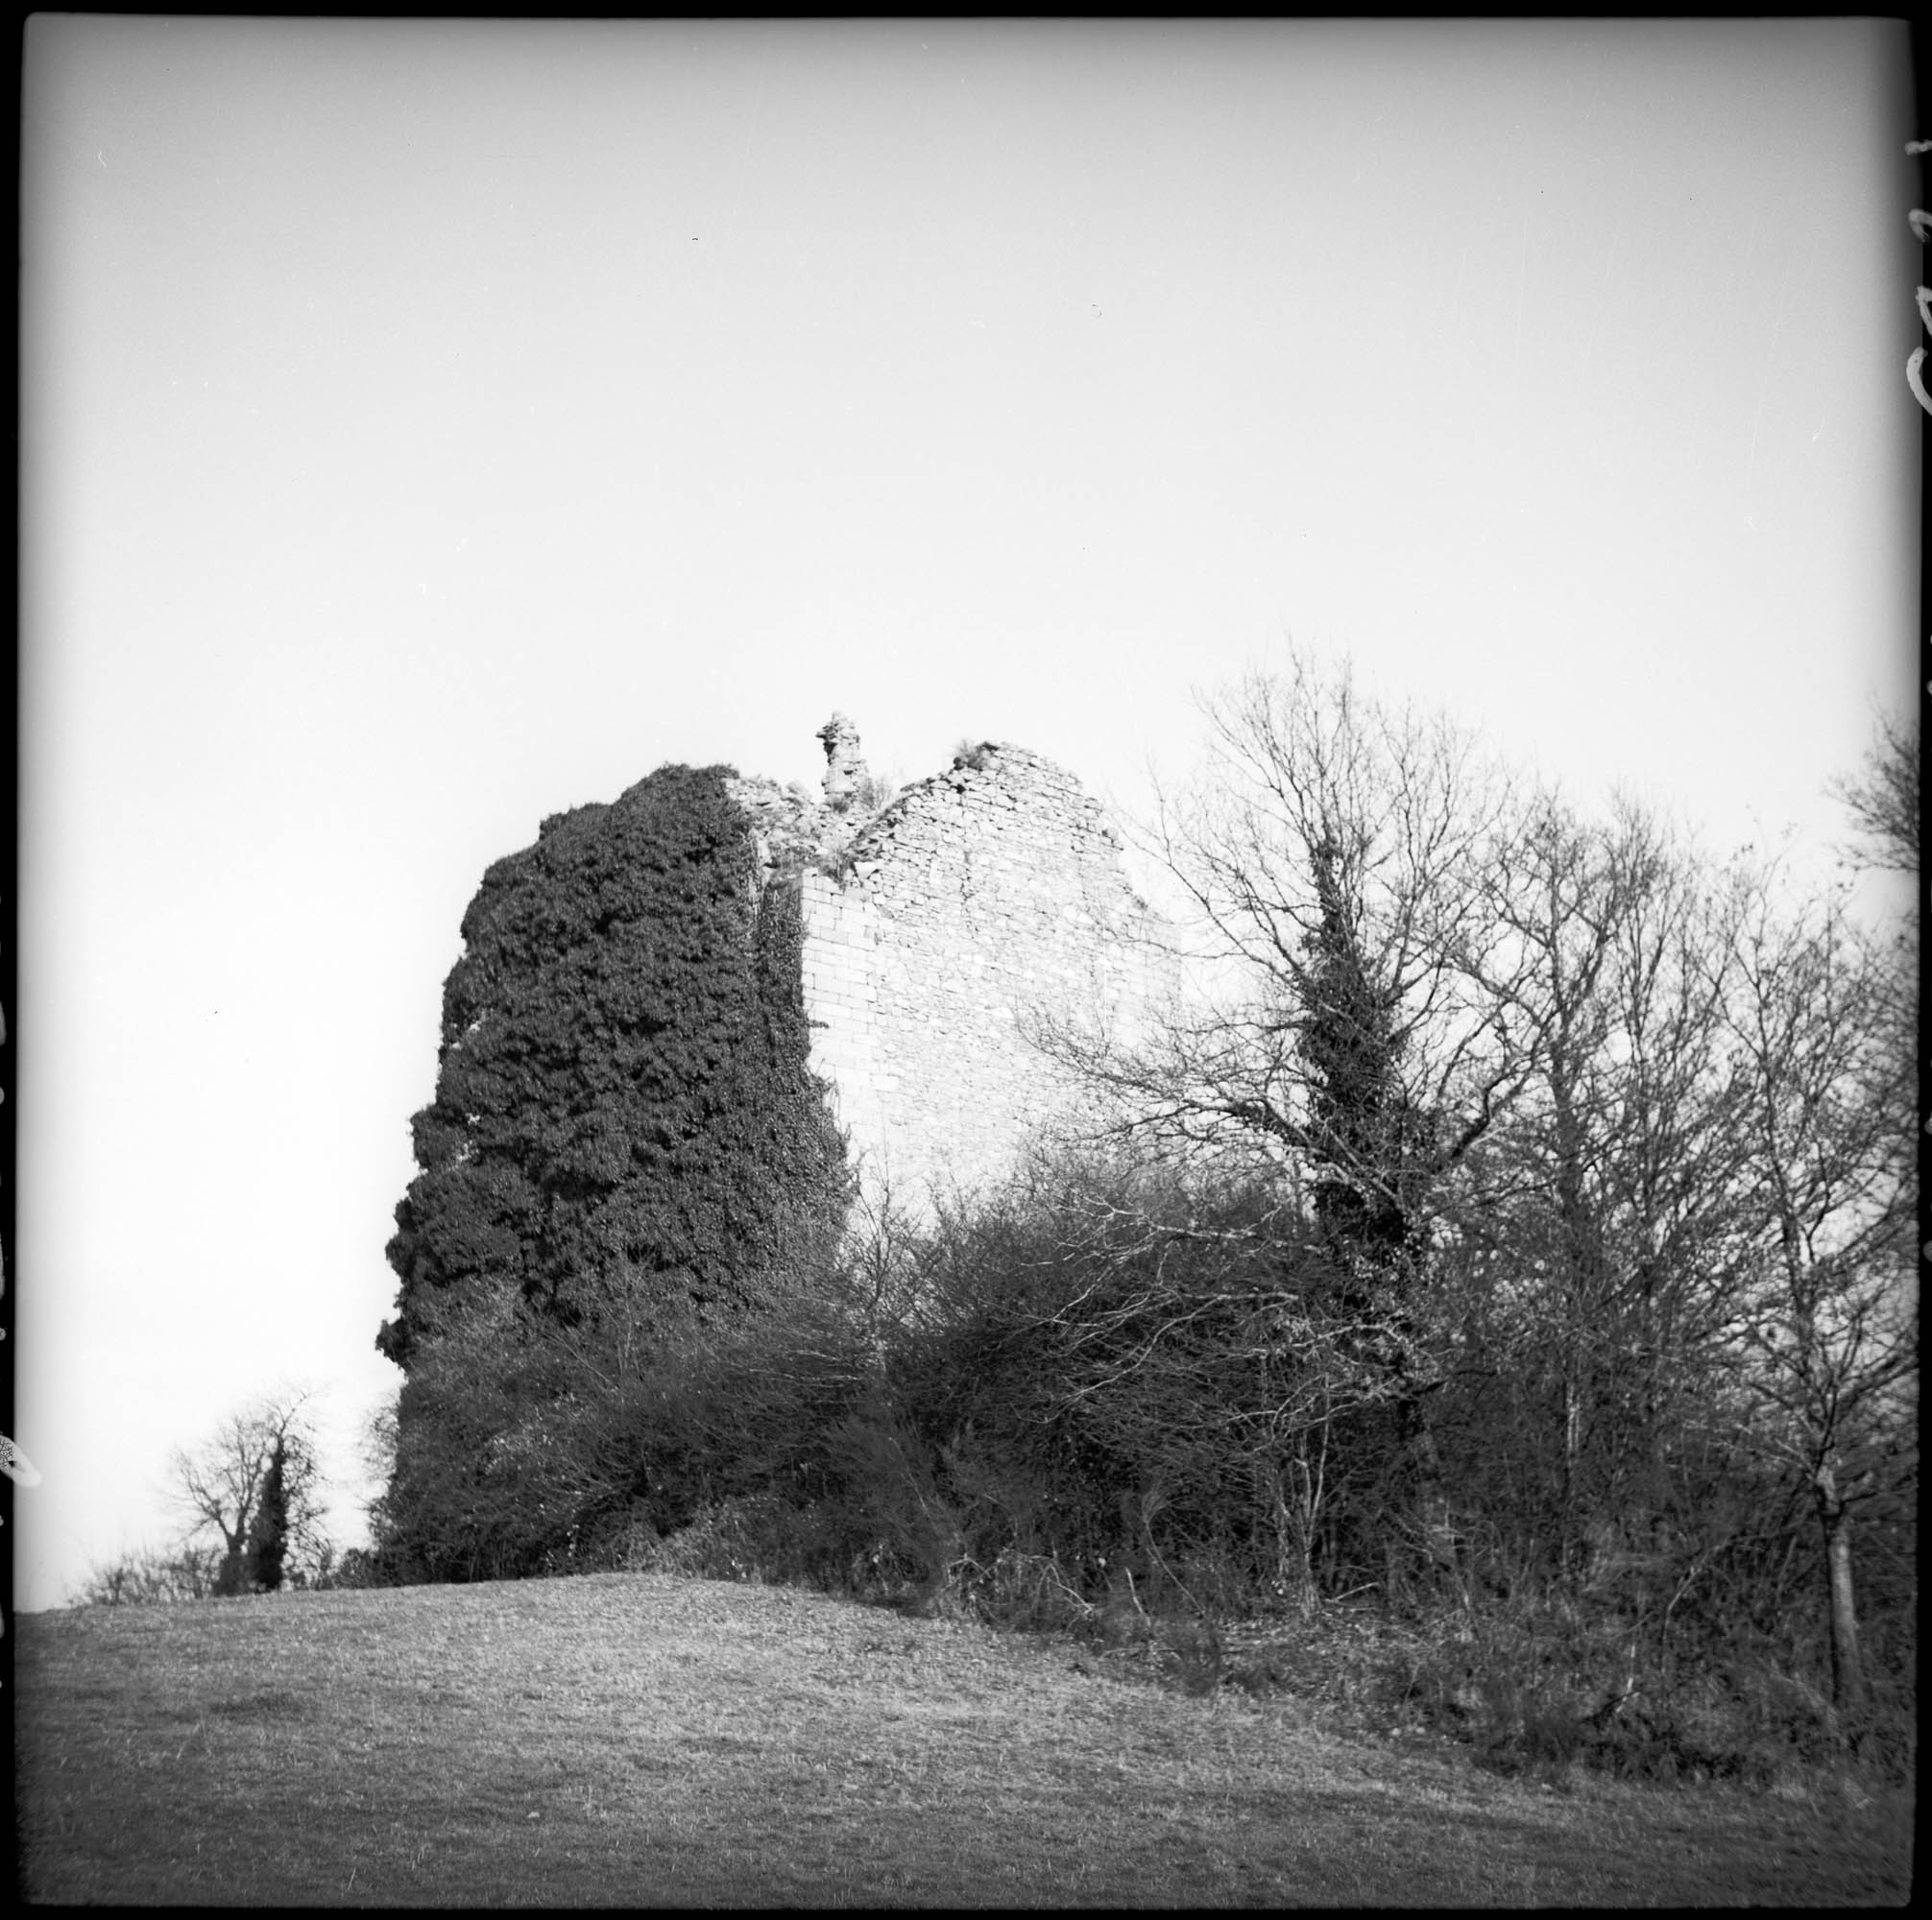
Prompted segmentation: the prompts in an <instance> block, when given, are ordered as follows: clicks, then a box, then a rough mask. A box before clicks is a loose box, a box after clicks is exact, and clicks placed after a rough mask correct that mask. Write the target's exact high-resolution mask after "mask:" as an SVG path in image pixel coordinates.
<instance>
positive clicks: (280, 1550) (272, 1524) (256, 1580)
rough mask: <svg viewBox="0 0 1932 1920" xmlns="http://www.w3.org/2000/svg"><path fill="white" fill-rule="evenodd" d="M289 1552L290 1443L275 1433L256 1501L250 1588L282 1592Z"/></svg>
mask: <svg viewBox="0 0 1932 1920" xmlns="http://www.w3.org/2000/svg"><path fill="white" fill-rule="evenodd" d="M287 1555H288V1443H287V1442H286V1441H285V1440H284V1439H283V1438H282V1436H281V1435H280V1434H277V1435H276V1442H275V1452H273V1453H271V1454H270V1455H269V1462H268V1472H267V1474H265V1475H264V1476H263V1477H262V1483H261V1492H260V1494H259V1496H258V1497H257V1498H256V1500H255V1510H254V1521H253V1523H252V1524H251V1525H250V1528H249V1542H248V1564H247V1569H246V1586H247V1590H248V1591H250V1592H252V1593H257V1594H275V1593H279V1592H280V1591H281V1582H282V1572H283V1563H284V1561H285V1560H286V1558H287Z"/></svg>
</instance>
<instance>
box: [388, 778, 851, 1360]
mask: <svg viewBox="0 0 1932 1920" xmlns="http://www.w3.org/2000/svg"><path fill="white" fill-rule="evenodd" d="M731 778H732V776H731V773H730V770H729V769H727V768H722V767H706V768H697V769H693V768H690V767H684V766H668V767H664V768H661V769H660V770H659V771H658V772H657V773H654V774H652V775H651V776H650V777H649V778H648V779H646V780H640V781H639V783H638V784H637V785H636V786H634V787H632V788H631V789H630V790H629V791H628V792H626V793H625V794H623V795H622V796H621V797H620V798H619V799H617V800H616V801H615V802H613V803H611V804H597V805H590V806H581V807H577V808H575V809H574V810H572V811H571V812H568V813H564V814H558V815H554V816H553V817H552V818H550V819H548V820H546V821H545V822H544V823H543V828H542V830H541V831H540V833H539V836H538V839H537V842H536V844H535V845H534V846H531V847H527V848H525V849H523V850H522V851H521V852H517V853H513V854H511V855H509V856H508V857H507V858H505V859H502V860H499V861H497V862H496V863H495V865H494V866H493V867H491V868H490V870H489V871H488V873H486V874H485V876H484V877H483V884H482V887H481V889H480V890H479V891H478V893H477V895H476V897H475V899H474V900H472V901H471V905H470V908H469V911H468V912H467V913H466V914H465V916H464V919H463V940H464V951H463V955H462V957H461V958H460V959H459V960H458V961H457V963H456V965H455V967H454V968H453V969H452V970H451V972H450V974H449V977H448V980H447V983H446V985H445V988H444V1005H443V1034H442V1056H441V1063H440V1068H439V1071H438V1075H437V1086H436V1097H435V1099H434V1100H433V1101H432V1102H431V1104H430V1105H429V1106H427V1107H425V1108H424V1109H423V1111H422V1112H421V1113H419V1114H418V1115H417V1116H416V1117H415V1120H414V1122H413V1123H412V1124H413V1130H414V1135H415V1145H416V1158H417V1164H418V1165H419V1167H420V1168H421V1171H420V1172H419V1173H418V1175H417V1177H416V1179H415V1180H414V1181H413V1182H412V1183H411V1185H410V1188H409V1191H408V1194H407V1195H406V1197H405V1198H404V1199H403V1201H402V1203H401V1205H400V1206H399V1207H398V1210H397V1232H396V1235H395V1237H394V1238H393V1239H392V1240H391V1242H390V1244H389V1250H388V1251H389V1259H390V1262H391V1264H392V1265H393V1266H394V1267H395V1269H396V1272H397V1275H398V1280H399V1282H400V1291H399V1294H398V1311H397V1314H396V1317H395V1318H394V1319H393V1320H391V1321H388V1322H386V1323H385V1325H384V1327H383V1329H382V1332H381V1334H380V1336H379V1339H378V1344H379V1345H380V1347H381V1348H382V1350H383V1352H385V1353H386V1354H388V1355H389V1356H390V1357H391V1358H392V1359H395V1360H397V1361H398V1363H400V1364H401V1365H403V1366H405V1367H407V1366H408V1364H409V1361H410V1357H411V1355H412V1352H413V1350H414V1349H415V1347H416V1345H417V1343H418V1342H419V1341H420V1340H421V1339H422V1338H423V1337H426V1336H431V1335H433V1334H435V1333H436V1332H438V1331H439V1330H440V1329H441V1328H442V1327H443V1326H444V1325H445V1324H447V1323H448V1322H449V1321H450V1320H451V1318H452V1316H455V1317H457V1318H460V1317H462V1316H463V1314H464V1311H465V1308H466V1306H468V1307H469V1308H479V1303H482V1302H486V1301H497V1300H500V1299H502V1298H503V1297H504V1296H505V1295H506V1293H511V1292H514V1294H515V1296H516V1297H517V1298H519V1299H520V1301H521V1302H522V1303H523V1304H524V1306H525V1307H527V1308H532V1309H535V1310H536V1311H538V1312H539V1313H541V1314H543V1315H544V1316H546V1317H549V1318H552V1319H555V1320H558V1321H561V1322H563V1323H564V1324H566V1325H571V1324H577V1323H580V1322H582V1321H584V1320H586V1319H592V1320H595V1319H597V1318H598V1317H600V1316H601V1314H602V1313H603V1312H604V1311H605V1310H606V1309H607V1308H610V1307H611V1306H613V1305H615V1304H621V1305H623V1306H624V1308H626V1310H627V1311H634V1309H635V1308H637V1306H638V1305H639V1303H640V1301H641V1302H643V1303H645V1304H647V1305H648V1306H650V1307H652V1308H659V1309H662V1310H664V1311H682V1310H685V1309H689V1310H694V1311H696V1312H697V1313H699V1314H701V1315H702V1314H706V1313H709V1312H712V1311H714V1310H718V1309H724V1308H737V1307H742V1306H745V1305H748V1304H751V1303H752V1302H753V1301H755V1300H756V1299H757V1298H758V1297H759V1295H760V1294H761V1291H762V1290H763V1289H765V1288H767V1287H769V1286H771V1285H773V1284H780V1281H781V1278H782V1275H783V1273H784V1271H785V1268H786V1266H787V1263H788V1262H790V1261H793V1260H796V1259H797V1258H798V1257H800V1256H801V1255H808V1256H809V1252H810V1250H811V1247H812V1245H813V1244H814V1242H815V1240H817V1239H818V1238H819V1237H821V1236H825V1235H827V1234H829V1233H833V1232H835V1231H836V1226H837V1222H838V1219H839V1217H840V1215H841V1213H842V1199H843V1168H842V1162H841V1157H840V1150H839V1143H838V1139H837V1136H836V1133H835V1131H834V1130H833V1127H832V1125H831V1122H830V1119H829V1117H828V1115H827V1112H826V1109H825V1106H824V1103H823V1101H822V1099H821V1096H820V1089H819V1087H818V1086H817V1084H816V1083H815V1082H814V1081H813V1079H812V1078H811V1076H810V1075H809V1072H808V1070H807V1055H808V1051H809V1029H808V1027H807V1025H806V1016H805V1011H804V1006H803V1002H802V997H801V993H800V972H801V969H800V960H799V949H800V944H801V939H802V926H801V921H800V910H799V889H798V882H797V879H796V876H792V877H791V878H789V879H785V878H781V879H779V880H777V881H776V882H775V883H773V884H769V885H766V886H763V887H762V888H761V886H760V884H759V875H758V872H757V867H756V850H755V844H754V836H753V832H752V824H751V822H750V820H749V819H748V817H747V815H746V814H745V812H744V810H743V809H742V808H741V807H740V806H739V805H738V804H737V802H735V801H734V800H733V799H732V798H731V796H730V794H729V793H728V791H727V782H728V781H729V780H731ZM479 1310H480V1309H479Z"/></svg>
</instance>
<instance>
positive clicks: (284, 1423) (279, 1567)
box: [173, 1394, 327, 1595]
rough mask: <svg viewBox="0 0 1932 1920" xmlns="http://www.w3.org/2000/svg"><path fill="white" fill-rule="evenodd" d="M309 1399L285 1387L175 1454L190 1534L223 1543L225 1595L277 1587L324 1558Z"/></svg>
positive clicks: (218, 1588) (219, 1588)
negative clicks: (190, 1448)
mask: <svg viewBox="0 0 1932 1920" xmlns="http://www.w3.org/2000/svg"><path fill="white" fill-rule="evenodd" d="M307 1400H308V1396H307V1395H306V1394H297V1395H293V1396H291V1395H285V1394H284V1395H278V1396H275V1397H272V1398H270V1399H268V1400H264V1401H261V1402H258V1403H256V1404H254V1406H251V1407H248V1408H246V1409H244V1410H243V1411H241V1412H239V1413H231V1414H229V1417H228V1418H227V1419H226V1420H224V1421H223V1422H222V1424H221V1425H220V1427H218V1428H216V1430H215V1432H214V1434H213V1436H212V1437H211V1438H210V1439H209V1440H208V1441H207V1442H206V1443H205V1445H203V1446H202V1447H200V1448H198V1449H196V1450H195V1451H194V1452H185V1451H182V1450H179V1449H178V1450H177V1452H176V1453H175V1456H174V1461H173V1474H174V1483H175V1500H176V1504H177V1505H178V1506H179V1507H180V1508H181V1511H182V1512H183V1513H184V1514H185V1515H186V1517H187V1519H188V1523H189V1525H188V1532H187V1539H188V1541H189V1542H190V1543H192V1542H194V1541H196V1540H198V1539H206V1538H208V1537H209V1536H214V1538H215V1539H216V1540H218V1541H219V1543H220V1551H221V1556H222V1558H221V1567H220V1572H218V1574H217V1576H216V1580H215V1592H216V1594H217V1595H235V1594H246V1593H254V1592H258V1591H273V1590H274V1589H275V1588H277V1587H279V1586H280V1585H281V1583H282V1581H283V1579H284V1578H285V1577H286V1576H287V1574H288V1573H289V1572H291V1571H299V1572H304V1573H306V1572H312V1571H314V1570H316V1569H318V1568H319V1567H320V1566H321V1564H322V1561H323V1557H324V1555H325V1554H326V1550H327V1543H326V1540H325V1539H324V1537H323V1532H322V1500H321V1492H322V1468H321V1463H320V1461H319V1460H318V1458H317V1455H316V1451H315V1440H314V1435H313V1433H312V1431H311V1430H310V1428H309V1425H308V1423H307V1421H306V1420H304V1418H303V1417H302V1409H303V1407H304V1406H305V1405H306V1404H307ZM291 1563H293V1564H291ZM265 1572H266V1573H270V1574H272V1578H268V1579H264V1578H263V1577H262V1575H263V1574H264V1573H265Z"/></svg>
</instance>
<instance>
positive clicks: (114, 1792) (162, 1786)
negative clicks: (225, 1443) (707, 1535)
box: [15, 1574, 1910, 1907]
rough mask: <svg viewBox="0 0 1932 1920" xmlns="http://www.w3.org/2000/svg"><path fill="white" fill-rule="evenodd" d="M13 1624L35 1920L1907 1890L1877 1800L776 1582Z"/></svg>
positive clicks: (662, 1580)
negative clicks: (1418, 1713)
mask: <svg viewBox="0 0 1932 1920" xmlns="http://www.w3.org/2000/svg"><path fill="white" fill-rule="evenodd" d="M16 1630H17V1633H18V1642H17V1644H16V1648H15V1656H16V1684H17V1688H18V1699H17V1700H16V1702H15V1709H16V1716H15V1717H16V1733H15V1739H16V1746H17V1762H18V1776H17V1777H18V1783H19V1785H18V1812H19V1821H20V1861H19V1875H20V1888H21V1891H22V1892H23V1893H24V1894H25V1895H26V1897H27V1898H29V1899H30V1900H33V1901H37V1902H89V1903H102V1902H133V1903H142V1904H160V1903H169V1902H182V1903H206V1904H208V1905H212V1906H221V1905H230V1904H246V1905H260V1904H278V1905H279V1904H289V1905H302V1904H322V1905H345V1904H349V1905H383V1904H408V1905H452V1906H499V1905H510V1906H516V1905H543V1906H596V1905H607V1906H617V1905H622V1906H646V1905H653V1904H661V1905H732V1906H785V1905H811V1906H827V1905H846V1904H852V1905H874V1906H881V1905H882V1906H910V1905H920V1904H929V1905H930V1904H944V1905H982V1906H983V1905H1006V1906H1021V1905H1024V1906H1039V1905H1052V1906H1070V1905H1075V1906H1077V1905H1107V1906H1156V1907H1163V1906H1165V1907H1171V1906H1198V1905H1221V1906H1269V1907H1274V1906H1295V1905H1317V1906H1345V1905H1394V1906H1405V1905H1414V1906H1456V1905H1480V1906H1507V1905H1516V1906H1521V1905H1532V1906H1552V1905H1591V1906H1646V1905H1684V1906H1734V1905H1753V1904H1782V1905H1801V1906H1815V1905H1891V1904H1898V1903H1902V1902H1903V1901H1904V1899H1905V1897H1906V1893H1907V1887H1908V1881H1909V1874H1910V1856H1909V1841H1908V1822H1909V1809H1907V1808H1904V1807H1903V1806H1902V1805H1897V1806H1892V1805H1886V1804H1882V1803H1874V1802H1869V1801H1865V1800H1863V1798H1862V1796H1853V1799H1851V1800H1847V1799H1844V1798H1842V1797H1838V1796H1835V1795H1834V1796H1832V1797H1830V1799H1829V1802H1828V1804H1821V1802H1819V1801H1816V1800H1810V1799H1775V1798H1770V1797H1764V1796H1755V1797H1754V1796H1751V1795H1748V1794H1745V1793H1742V1792H1739V1791H1736V1790H1734V1789H1730V1788H1687V1789H1679V1790H1677V1791H1673V1792H1663V1791H1659V1790H1656V1789H1654V1788H1634V1787H1625V1786H1620V1785H1616V1784H1612V1783H1607V1782H1602V1781H1597V1780H1582V1781H1581V1782H1579V1783H1578V1784H1577V1785H1576V1786H1575V1787H1574V1788H1573V1789H1572V1790H1569V1791H1567V1792H1562V1793H1558V1792H1554V1791H1552V1790H1551V1789H1550V1788H1548V1787H1547V1786H1538V1785H1535V1784H1534V1783H1531V1782H1528V1781H1523V1780H1514V1781H1510V1780H1503V1779H1498V1778H1496V1777H1494V1776H1492V1775H1489V1774H1485V1773H1484V1772H1482V1771H1480V1770H1478V1769H1476V1768H1475V1767H1473V1766H1472V1765H1471V1764H1469V1762H1468V1760H1467V1758H1466V1756H1465V1755H1463V1754H1462V1753H1461V1752H1459V1751H1457V1750H1454V1749H1449V1748H1444V1747H1440V1746H1436V1747H1432V1748H1427V1749H1416V1748H1403V1747H1400V1746H1397V1745H1395V1744H1393V1743H1390V1742H1389V1741H1379V1742H1378V1741H1371V1740H1346V1739H1340V1738H1338V1737H1337V1736H1336V1735H1334V1734H1333V1733H1325V1732H1321V1731H1317V1730H1316V1729H1315V1728H1314V1727H1312V1726H1311V1725H1310V1724H1309V1722H1308V1713H1307V1709H1306V1708H1298V1707H1297V1706H1296V1705H1294V1704H1293V1703H1292V1702H1288V1701H1283V1700H1280V1699H1267V1700H1263V1701H1255V1700H1251V1699H1248V1698H1246V1697H1244V1696H1240V1695H1231V1694H1228V1693H1225V1692H1223V1693H1219V1694H1215V1695H1212V1696H1209V1697H1206V1698H1190V1697H1187V1696H1185V1695H1183V1694H1180V1693H1176V1692H1168V1691H1163V1690H1161V1689H1158V1688H1155V1687H1152V1686H1149V1685H1147V1684H1144V1683H1135V1682H1129V1681H1123V1680H1120V1679H1116V1678H1111V1677H1108V1676H1107V1675H1105V1674H1104V1673H1099V1672H1096V1671H1093V1670H1092V1669H1091V1668H1090V1667H1089V1665H1088V1663H1086V1662H1084V1661H1079V1662H1077V1665H1076V1654H1075V1649H1073V1648H1072V1647H1070V1646H1067V1645H1062V1644H1053V1643H1051V1642H1044V1641H1037V1640H1027V1639H1020V1638H1014V1637H1010V1636H1002V1635H998V1634H995V1633H993V1632H991V1631H989V1630H986V1629H982V1628H978V1627H971V1626H962V1625H957V1624H954V1623H950V1622H946V1621H939V1620H909V1619H906V1618H904V1617H901V1616H898V1615H894V1614H890V1613H882V1612H879V1611H876V1610H872V1609H867V1608H863V1607H858V1606H855V1605H851V1604H847V1603H844V1602H841V1601H837V1600H833V1599H830V1598H826V1597H823V1596H817V1595H813V1594H808V1593H801V1592H795V1591H791V1590H787V1589H782V1588H765V1587H737V1586H728V1585H722V1584H716V1583H712V1582H705V1581H694V1580H679V1579H674V1578H670V1577H667V1576H663V1575H650V1574H604V1575H597V1576H593V1577H589V1578H582V1579H574V1580H557V1581H539V1580H530V1581H520V1582H516V1583H510V1584H502V1585H489V1586H474V1587H419V1588H404V1589H399V1590H388V1591H375V1592H365V1593H336V1594H292V1595H285V1596H266V1597H260V1598H254V1599H242V1600H233V1601H228V1602H222V1603H216V1604H208V1605H200V1606H175V1607H153V1608H123V1609H116V1610H101V1609H96V1610H91V1611H75V1612H69V1613H59V1614H38V1615H29V1616H26V1617H24V1618H21V1619H19V1620H18V1621H17V1626H16ZM1080 1668H1087V1669H1088V1670H1084V1671H1083V1670H1079V1669H1080Z"/></svg>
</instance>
